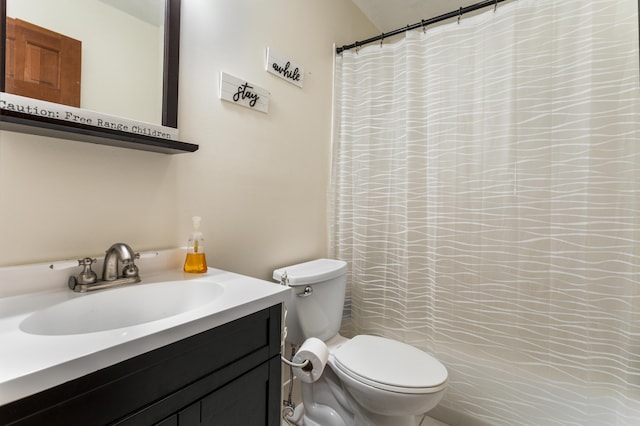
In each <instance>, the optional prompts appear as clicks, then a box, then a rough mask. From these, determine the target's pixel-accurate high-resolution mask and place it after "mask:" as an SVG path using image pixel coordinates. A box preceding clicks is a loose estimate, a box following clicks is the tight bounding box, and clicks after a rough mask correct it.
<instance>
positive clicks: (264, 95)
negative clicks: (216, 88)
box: [220, 72, 269, 114]
mask: <svg viewBox="0 0 640 426" xmlns="http://www.w3.org/2000/svg"><path fill="white" fill-rule="evenodd" d="M220 99H222V100H223V101H227V102H231V103H234V104H238V105H242V106H243V107H247V108H250V109H255V110H257V111H260V112H264V113H265V114H266V113H268V112H269V91H268V90H266V89H263V88H262V87H258V86H256V85H255V84H252V83H249V82H248V81H246V80H241V79H239V78H237V77H234V76H232V75H229V74H227V73H224V72H221V73H220Z"/></svg>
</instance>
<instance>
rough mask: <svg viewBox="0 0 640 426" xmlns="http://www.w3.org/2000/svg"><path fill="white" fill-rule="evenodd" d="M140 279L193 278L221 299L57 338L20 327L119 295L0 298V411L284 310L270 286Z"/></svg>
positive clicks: (234, 279)
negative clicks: (57, 310)
mask: <svg viewBox="0 0 640 426" xmlns="http://www.w3.org/2000/svg"><path fill="white" fill-rule="evenodd" d="M141 275H142V276H143V280H142V283H141V284H146V283H155V282H167V281H184V280H195V279H197V280H200V281H206V282H205V285H206V284H207V283H208V282H211V283H212V285H219V286H221V287H222V289H223V292H222V294H221V295H220V296H219V297H215V298H214V299H213V300H212V301H211V302H210V303H205V304H203V305H201V306H200V307H198V308H197V309H193V310H190V311H187V312H185V313H181V314H179V315H175V316H171V317H168V318H164V319H160V320H156V321H151V322H147V323H144V324H139V325H135V326H130V327H123V328H118V329H113V330H107V331H98V332H92V333H84V334H73V335H57V336H51V335H36V334H29V333H26V332H24V331H22V330H21V328H20V324H21V322H22V321H23V320H24V319H25V318H27V317H28V316H29V315H31V314H32V313H34V312H36V311H39V310H41V309H43V308H46V307H49V306H52V305H55V304H58V303H61V302H64V301H67V300H69V299H72V298H76V297H91V296H92V294H97V293H99V292H101V291H117V290H98V291H96V292H94V293H86V294H79V293H74V292H72V291H70V290H69V289H68V288H56V289H53V290H46V291H38V292H32V293H29V294H22V295H16V296H9V297H4V298H0V405H4V404H7V403H9V402H11V401H15V400H17V399H20V398H23V397H25V396H28V395H31V394H34V393H36V392H39V391H42V390H45V389H48V388H50V387H53V386H56V385H59V384H62V383H64V382H67V381H69V380H72V379H75V378H78V377H81V376H84V375H86V374H89V373H91V372H94V371H97V370H99V369H102V368H105V367H108V366H110V365H113V364H115V363H118V362H121V361H124V360H126V359H129V358H132V357H134V356H136V355H139V354H142V353H144V352H147V351H150V350H153V349H157V348H159V347H162V346H165V345H167V344H171V343H173V342H176V341H178V340H180V339H184V338H186V337H189V336H192V335H195V334H197V333H200V332H203V331H206V330H209V329H211V328H213V327H217V326H220V325H222V324H226V323H228V322H230V321H233V320H236V319H238V318H241V317H243V316H246V315H249V314H251V313H253V312H257V311H259V310H261V309H265V308H268V307H270V306H273V305H275V304H279V303H282V302H284V301H285V299H286V298H287V297H288V296H289V291H290V289H289V288H288V287H284V286H281V285H278V284H276V283H271V282H268V281H263V280H259V279H255V278H251V277H246V276H243V275H239V274H235V273H231V272H226V271H221V270H217V269H211V268H209V271H208V272H207V273H206V274H185V273H184V272H182V271H181V270H179V269H173V270H170V271H164V272H155V273H153V274H147V275H144V274H143V273H142V272H141ZM214 283H215V284H214ZM0 284H1V283H0ZM141 284H133V285H141ZM176 285H180V283H177V284H176ZM149 303H153V300H150V301H149ZM77 321H82V318H77Z"/></svg>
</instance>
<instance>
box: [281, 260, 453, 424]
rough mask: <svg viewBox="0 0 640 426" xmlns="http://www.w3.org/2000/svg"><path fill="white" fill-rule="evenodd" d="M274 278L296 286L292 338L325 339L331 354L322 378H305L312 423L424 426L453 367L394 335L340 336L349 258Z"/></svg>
mask: <svg viewBox="0 0 640 426" xmlns="http://www.w3.org/2000/svg"><path fill="white" fill-rule="evenodd" d="M273 278H274V279H275V280H277V281H283V280H284V281H288V285H290V286H291V287H293V292H292V296H291V298H290V299H289V300H288V301H287V302H286V308H287V316H286V320H285V323H286V327H287V340H288V341H289V342H290V343H292V344H294V345H301V344H302V343H303V342H304V341H305V340H306V339H308V338H311V337H317V338H319V339H321V340H322V341H324V343H325V345H326V348H327V350H328V353H329V356H328V360H327V365H326V367H325V369H324V371H323V373H322V374H321V376H320V377H319V378H318V379H317V380H315V381H313V382H311V383H302V400H303V404H304V417H303V419H304V420H303V424H304V425H305V426H351V425H357V426H365V425H371V426H416V425H417V417H416V416H418V415H421V414H424V413H426V412H427V411H429V410H431V409H432V408H433V407H435V406H436V405H437V404H438V402H439V401H440V400H441V399H442V396H443V394H444V391H445V389H446V385H447V381H448V373H447V370H446V368H445V367H444V366H443V365H442V364H441V363H440V362H439V361H438V360H437V359H436V358H434V357H433V356H431V355H429V354H427V353H426V352H423V351H421V350H420V349H418V348H415V347H413V346H411V345H408V344H406V343H402V342H399V341H396V340H393V339H388V338H384V337H380V336H371V335H358V336H355V337H353V338H351V339H348V338H345V337H343V336H341V335H340V334H338V330H339V327H340V323H341V319H342V308H343V304H344V292H345V286H346V263H345V262H342V261H339V260H332V259H319V260H314V261H311V262H305V263H301V264H297V265H293V266H289V267H286V268H280V269H276V270H275V271H274V273H273Z"/></svg>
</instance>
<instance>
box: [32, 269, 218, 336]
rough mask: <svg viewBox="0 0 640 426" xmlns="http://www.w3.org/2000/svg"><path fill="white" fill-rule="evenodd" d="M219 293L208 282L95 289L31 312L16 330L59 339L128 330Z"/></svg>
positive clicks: (207, 300)
mask: <svg viewBox="0 0 640 426" xmlns="http://www.w3.org/2000/svg"><path fill="white" fill-rule="evenodd" d="M222 293H223V288H222V286H221V285H219V284H216V283H213V282H211V281H210V280H209V281H207V280H190V281H170V282H161V283H154V284H133V285H131V286H128V287H120V288H113V289H109V290H98V291H96V292H95V293H88V294H82V295H78V296H77V297H75V298H73V299H70V300H66V301H64V302H61V303H58V304H56V305H53V306H50V307H47V308H45V309H41V310H39V311H36V312H34V313H32V314H31V315H29V316H28V317H27V318H25V319H24V320H23V321H22V322H21V323H20V329H21V330H22V331H24V332H25V333H29V334H37V335H47V336H61V335H73V334H84V333H95V332H99V331H107V330H114V329H118V328H124V327H131V326H135V325H140V324H144V323H148V322H152V321H157V320H161V319H164V318H169V317H173V316H176V315H180V314H182V313H186V312H189V311H191V310H194V309H197V308H199V307H202V306H203V305H206V304H209V303H211V302H213V301H214V300H215V299H216V298H218V297H220V295H222Z"/></svg>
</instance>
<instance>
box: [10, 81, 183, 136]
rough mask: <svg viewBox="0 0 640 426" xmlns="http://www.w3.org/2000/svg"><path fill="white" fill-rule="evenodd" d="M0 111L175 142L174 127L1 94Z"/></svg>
mask: <svg viewBox="0 0 640 426" xmlns="http://www.w3.org/2000/svg"><path fill="white" fill-rule="evenodd" d="M0 109H4V110H7V111H14V112H21V113H24V114H31V115H37V116H38V117H46V118H54V119H56V120H64V121H69V122H71V123H77V124H84V125H87V126H94V127H99V128H103V129H113V130H119V131H121V132H128V133H135V134H138V135H145V136H152V137H154V138H162V139H169V140H176V139H178V129H175V128H173V127H166V126H161V125H158V124H152V123H145V122H143V121H136V120H131V119H128V118H124V117H118V116H116V115H110V114H103V113H101V112H96V111H91V110H88V109H83V108H76V107H72V106H68V105H62V104H56V103H53V102H48V101H41V100H39V99H33V98H27V97H25V96H20V95H14V94H12V93H4V92H2V93H0Z"/></svg>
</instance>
